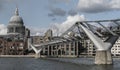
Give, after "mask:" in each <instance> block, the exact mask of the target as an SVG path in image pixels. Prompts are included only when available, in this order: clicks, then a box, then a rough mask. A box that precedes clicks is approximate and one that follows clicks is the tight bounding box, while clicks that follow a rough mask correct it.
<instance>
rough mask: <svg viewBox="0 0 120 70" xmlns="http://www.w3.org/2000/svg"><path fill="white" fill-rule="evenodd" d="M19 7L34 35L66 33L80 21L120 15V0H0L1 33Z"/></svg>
mask: <svg viewBox="0 0 120 70" xmlns="http://www.w3.org/2000/svg"><path fill="white" fill-rule="evenodd" d="M16 7H18V9H19V15H20V16H21V17H22V18H23V21H24V25H25V26H26V27H27V28H29V29H30V30H31V35H43V34H44V33H45V31H46V30H47V29H50V28H51V29H52V30H53V32H54V34H55V35H57V34H58V33H63V32H64V31H66V30H67V29H68V28H69V27H70V26H72V25H73V24H74V23H75V22H76V21H82V20H103V19H104V20H105V19H118V18H120V0H0V34H6V32H7V25H8V23H9V20H10V18H11V17H12V16H13V15H14V12H15V9H16Z"/></svg>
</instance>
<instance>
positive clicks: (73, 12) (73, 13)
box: [68, 10, 77, 16]
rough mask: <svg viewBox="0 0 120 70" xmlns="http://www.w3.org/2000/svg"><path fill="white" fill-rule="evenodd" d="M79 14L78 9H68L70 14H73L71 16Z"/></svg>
mask: <svg viewBox="0 0 120 70" xmlns="http://www.w3.org/2000/svg"><path fill="white" fill-rule="evenodd" d="M76 14H77V11H76V10H69V11H68V15H71V16H74V15H76Z"/></svg>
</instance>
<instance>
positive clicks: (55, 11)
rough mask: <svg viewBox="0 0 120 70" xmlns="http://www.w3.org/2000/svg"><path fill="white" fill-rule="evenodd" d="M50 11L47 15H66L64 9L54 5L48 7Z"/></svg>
mask: <svg viewBox="0 0 120 70" xmlns="http://www.w3.org/2000/svg"><path fill="white" fill-rule="evenodd" d="M49 9H50V12H51V13H48V16H51V17H53V16H65V15H66V11H65V10H63V9H61V8H54V7H50V8H49Z"/></svg>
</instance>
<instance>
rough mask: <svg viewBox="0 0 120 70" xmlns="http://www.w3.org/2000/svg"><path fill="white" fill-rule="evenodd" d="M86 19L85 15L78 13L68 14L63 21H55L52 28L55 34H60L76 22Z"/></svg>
mask: <svg viewBox="0 0 120 70" xmlns="http://www.w3.org/2000/svg"><path fill="white" fill-rule="evenodd" d="M82 20H85V17H84V15H79V14H76V15H74V16H68V17H67V19H66V20H65V21H64V22H62V23H53V24H51V26H52V27H51V28H52V30H53V33H54V35H60V34H62V33H64V32H65V31H66V30H67V29H68V28H70V27H71V26H72V25H73V24H75V22H77V21H82Z"/></svg>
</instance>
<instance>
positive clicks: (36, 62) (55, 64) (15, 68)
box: [0, 58, 120, 70]
mask: <svg viewBox="0 0 120 70" xmlns="http://www.w3.org/2000/svg"><path fill="white" fill-rule="evenodd" d="M0 70H120V59H119V58H116V59H114V64H113V65H95V64H94V59H93V58H50V59H35V58H0Z"/></svg>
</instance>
